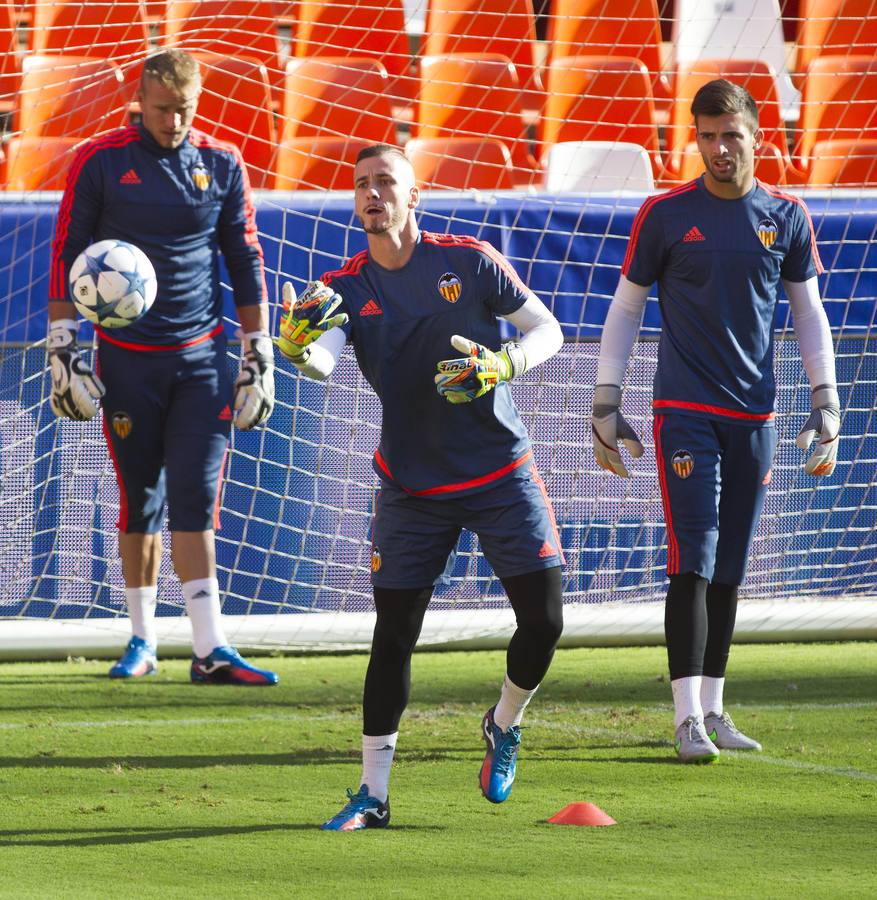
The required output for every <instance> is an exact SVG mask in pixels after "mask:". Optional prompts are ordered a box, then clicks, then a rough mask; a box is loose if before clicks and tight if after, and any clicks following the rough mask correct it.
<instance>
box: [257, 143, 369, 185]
mask: <svg viewBox="0 0 877 900" xmlns="http://www.w3.org/2000/svg"><path fill="white" fill-rule="evenodd" d="M371 143H372V142H371V141H364V140H362V139H360V138H348V137H313V136H311V137H300V138H292V139H290V140H288V141H283V142H282V143H281V144H280V147H279V148H278V155H277V178H276V180H275V182H274V187H275V188H277V190H281V191H297V190H317V189H324V190H343V191H349V190H353V166H354V164H355V162H356V156H357V154H358V153H359V151H360V150H362V149H363V148H364V147H368V146H370V145H371Z"/></svg>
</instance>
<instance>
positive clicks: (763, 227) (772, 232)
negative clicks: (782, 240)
mask: <svg viewBox="0 0 877 900" xmlns="http://www.w3.org/2000/svg"><path fill="white" fill-rule="evenodd" d="M755 233H756V234H757V235H758V240H760V241H761V243H762V245H763V246H764V249H765V250H770V248H771V247H772V246H773V245H774V242H775V241H776V239H777V235H778V234H779V229H778V228H777V224H776V222H774V220H773V219H762V220H761V221H760V222H759V223H758V225H756V226H755Z"/></svg>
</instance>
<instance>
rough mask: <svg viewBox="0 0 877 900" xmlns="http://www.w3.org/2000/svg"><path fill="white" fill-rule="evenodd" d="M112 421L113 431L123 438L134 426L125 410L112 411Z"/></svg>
mask: <svg viewBox="0 0 877 900" xmlns="http://www.w3.org/2000/svg"><path fill="white" fill-rule="evenodd" d="M111 421H112V423H113V431H115V432H116V434H117V435H118V436H119V437H120V438H122V440H124V439H125V438H126V437H128V435H129V434H131V429H132V428H133V427H134V423H133V422H132V421H131V417H130V416H129V415H128V413H126V412H117V413H113V418H112V420H111Z"/></svg>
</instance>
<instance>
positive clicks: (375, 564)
mask: <svg viewBox="0 0 877 900" xmlns="http://www.w3.org/2000/svg"><path fill="white" fill-rule="evenodd" d="M380 568H381V551H380V550H378V548H377V547H373V548H372V572H379V571H380Z"/></svg>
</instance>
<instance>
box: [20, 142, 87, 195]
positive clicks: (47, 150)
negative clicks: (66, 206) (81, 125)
mask: <svg viewBox="0 0 877 900" xmlns="http://www.w3.org/2000/svg"><path fill="white" fill-rule="evenodd" d="M83 140H84V139H83V138H78V137H72V138H70V137H37V138H29V137H25V138H13V139H12V140H11V141H10V142H9V143H8V144H7V145H6V153H7V169H6V178H7V185H6V188H7V190H10V191H62V190H64V185H65V183H66V181H67V170H68V169H69V168H70V161H71V159H72V158H73V148H74V147H75V146H76V145H77V144H80V143H81V142H82V141H83Z"/></svg>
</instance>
